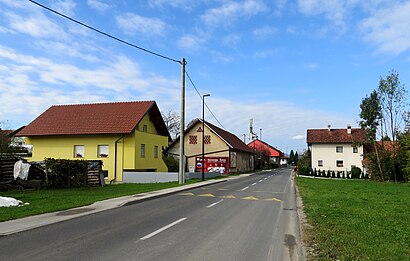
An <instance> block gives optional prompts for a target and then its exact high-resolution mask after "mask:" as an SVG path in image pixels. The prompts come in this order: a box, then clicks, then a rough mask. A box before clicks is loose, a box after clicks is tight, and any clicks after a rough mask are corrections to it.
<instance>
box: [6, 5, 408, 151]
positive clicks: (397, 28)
mask: <svg viewBox="0 0 410 261" xmlns="http://www.w3.org/2000/svg"><path fill="white" fill-rule="evenodd" d="M38 2H40V3H41V4H44V5H47V6H49V7H51V8H53V9H55V10H57V11H59V12H61V13H63V14H66V15H68V16H71V17H73V18H75V19H77V20H79V21H82V22H84V23H86V24H88V25H90V26H93V27H96V28H98V29H100V30H102V31H105V32H107V33H109V34H112V35H114V36H117V37H119V38H121V39H124V40H126V41H129V42H131V43H133V44H136V45H138V46H141V47H144V48H147V49H150V50H152V51H155V52H158V53H160V54H163V55H166V56H169V57H171V58H174V59H177V60H180V59H181V58H182V57H185V58H186V59H187V62H188V64H187V67H186V68H187V71H188V73H189V75H190V76H191V78H192V80H193V81H194V83H195V85H196V87H197V88H198V89H199V91H200V92H201V93H210V94H211V96H210V97H207V98H206V102H207V104H208V106H209V107H210V108H211V110H212V112H213V113H214V115H215V116H216V117H217V118H218V120H219V122H220V123H222V125H223V126H222V127H223V128H225V129H226V130H228V131H230V132H232V133H234V134H236V135H237V136H239V137H241V138H243V136H242V134H244V133H249V119H250V118H253V121H254V129H255V130H257V131H258V132H259V129H260V128H262V139H263V140H265V141H266V142H268V143H270V144H271V145H273V146H276V147H278V148H279V149H281V150H283V151H285V152H287V153H288V152H289V151H290V149H294V150H299V151H301V150H303V149H304V148H305V147H306V137H305V136H306V129H308V128H326V126H327V125H328V124H330V125H332V126H333V127H335V128H344V127H346V126H347V125H348V124H351V125H352V126H357V122H358V120H359V117H358V114H359V112H360V109H359V105H360V102H361V100H362V99H363V98H364V97H365V96H366V95H368V94H370V92H371V91H373V90H374V89H376V88H377V87H378V81H379V78H380V77H381V76H382V77H384V76H386V75H387V74H388V72H389V71H390V70H392V69H394V70H396V71H397V72H398V73H399V74H400V79H401V80H402V82H403V83H405V84H407V85H406V87H408V83H409V82H410V51H409V49H410V30H409V28H410V1H396V0H387V1H385V0H368V1H360V0H299V1H290V0H277V1H273V0H271V1H268V0H265V1H263V0H244V1H229V0H196V1H185V0H146V1H142V0H141V1H131V0H130V1H127V0H119V1H108V0H104V1H103V0H84V1H79V0H77V1H76V0H51V1H50V0H38ZM180 85H181V67H180V65H179V64H177V63H174V62H170V61H168V60H164V59H161V58H158V57H155V56H152V55H149V54H147V53H145V52H141V51H139V50H137V49H134V48H131V47H129V46H126V45H123V44H121V43H118V42H116V41H113V40H111V39H108V38H106V37H104V36H101V35H99V34H97V33H95V32H92V31H90V30H88V29H85V28H83V27H80V26H78V25H76V24H74V23H72V22H70V21H68V20H66V19H63V18H61V17H59V16H56V15H55V14H52V13H50V12H48V11H46V10H44V9H42V8H40V7H38V6H36V5H34V4H33V3H31V2H29V1H26V0H14V1H10V0H0V104H1V106H0V107H1V110H0V122H6V124H5V125H7V127H9V128H13V129H15V128H18V127H20V126H22V125H26V124H28V123H29V122H31V121H32V120H33V119H35V118H36V117H37V116H38V115H39V114H40V113H42V112H43V111H44V110H46V109H47V108H48V107H50V106H51V105H55V104H73V103H92V102H109V101H131V100H156V101H157V103H158V106H159V107H160V109H161V110H162V111H164V112H166V111H168V110H174V111H176V112H178V113H179V110H180ZM186 86H187V94H186V107H187V112H186V119H187V122H189V121H190V120H192V119H194V118H196V117H201V115H202V112H201V110H202V103H201V99H200V98H199V96H198V94H197V93H196V92H195V90H194V88H193V87H192V85H191V84H190V82H189V81H187V84H186ZM206 119H207V120H209V121H210V122H212V123H214V124H216V125H219V124H218V122H217V121H216V120H215V119H214V118H213V117H212V115H211V114H210V113H209V112H207V113H206ZM3 125H4V124H3Z"/></svg>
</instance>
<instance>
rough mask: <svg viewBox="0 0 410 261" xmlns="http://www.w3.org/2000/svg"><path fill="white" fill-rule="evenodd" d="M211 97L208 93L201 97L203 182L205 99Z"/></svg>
mask: <svg viewBox="0 0 410 261" xmlns="http://www.w3.org/2000/svg"><path fill="white" fill-rule="evenodd" d="M208 96H211V95H210V94H209V93H207V94H204V95H202V181H204V180H205V160H204V154H205V97H208Z"/></svg>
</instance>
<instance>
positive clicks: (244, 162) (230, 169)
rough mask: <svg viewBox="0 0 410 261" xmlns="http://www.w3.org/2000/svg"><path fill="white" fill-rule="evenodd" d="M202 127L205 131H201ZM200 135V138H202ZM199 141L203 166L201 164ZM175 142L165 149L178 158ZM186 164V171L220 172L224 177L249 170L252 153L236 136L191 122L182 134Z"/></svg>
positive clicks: (177, 144) (199, 120)
mask: <svg viewBox="0 0 410 261" xmlns="http://www.w3.org/2000/svg"><path fill="white" fill-rule="evenodd" d="M203 125H204V129H205V131H204V132H203V131H202V129H203ZM203 134H204V136H202V135H203ZM202 138H204V163H203V164H202ZM179 143H180V142H179V139H176V140H175V141H174V142H173V143H172V144H171V145H170V146H169V148H168V149H167V151H168V154H170V155H174V156H177V155H179ZM184 144H185V155H186V165H187V170H188V171H189V172H202V165H204V166H205V168H204V172H220V173H224V174H229V173H237V172H246V171H250V170H253V151H252V149H250V148H249V147H248V146H247V145H246V144H245V143H244V142H242V141H241V140H240V139H239V138H238V137H237V136H236V135H234V134H232V133H230V132H228V131H226V130H223V129H221V128H219V127H217V126H215V125H213V124H211V123H209V122H207V121H205V122H204V124H202V120H201V119H196V120H194V121H192V122H191V123H190V124H189V126H188V127H187V129H186V131H185V135H184Z"/></svg>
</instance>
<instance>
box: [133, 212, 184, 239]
mask: <svg viewBox="0 0 410 261" xmlns="http://www.w3.org/2000/svg"><path fill="white" fill-rule="evenodd" d="M185 219H187V218H186V217H184V218H181V219H178V220H177V221H175V222H172V223H171V224H168V225H166V226H164V227H162V228H160V229H158V230H156V231H154V232H152V233H150V234H148V235H146V236H145V237H142V238H141V240H146V239H148V238H151V237H153V236H155V235H156V234H159V233H161V232H162V231H164V230H166V229H168V228H170V227H172V226H175V225H176V224H178V223H180V222H182V221H184V220H185Z"/></svg>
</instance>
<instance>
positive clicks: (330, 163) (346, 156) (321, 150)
mask: <svg viewBox="0 0 410 261" xmlns="http://www.w3.org/2000/svg"><path fill="white" fill-rule="evenodd" d="M336 146H342V147H343V152H336ZM310 149H311V153H312V169H316V170H331V171H345V172H346V171H351V168H352V166H356V167H358V168H360V169H361V170H362V171H363V165H362V159H363V146H359V147H358V148H357V149H358V151H357V153H353V147H352V144H312V145H311V147H310ZM319 160H322V161H323V166H322V167H319V166H318V161H319ZM338 160H343V167H337V165H336V161H338Z"/></svg>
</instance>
